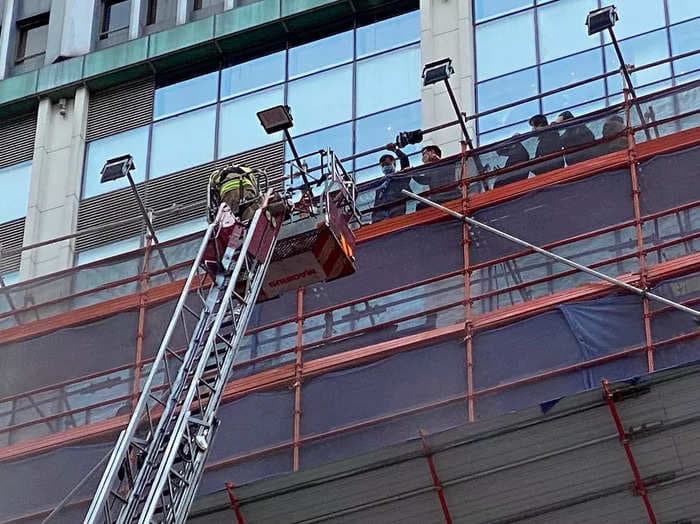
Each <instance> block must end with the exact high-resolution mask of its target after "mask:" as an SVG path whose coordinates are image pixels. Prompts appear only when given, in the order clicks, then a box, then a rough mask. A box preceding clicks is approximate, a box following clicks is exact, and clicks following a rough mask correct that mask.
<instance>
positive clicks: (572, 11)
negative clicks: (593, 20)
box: [537, 0, 600, 62]
mask: <svg viewBox="0 0 700 524" xmlns="http://www.w3.org/2000/svg"><path fill="white" fill-rule="evenodd" d="M597 7H598V2H597V0H569V1H567V2H554V3H553V4H547V5H544V6H541V7H538V8H537V26H538V27H539V43H540V61H541V62H547V61H549V60H554V59H556V58H559V57H562V56H566V55H571V54H573V53H577V52H578V51H583V50H584V49H589V48H591V47H595V46H599V45H600V37H599V36H598V35H595V36H588V31H587V30H586V26H585V25H584V23H583V22H584V21H585V16H586V13H588V12H589V11H592V10H593V9H596V8H597Z"/></svg>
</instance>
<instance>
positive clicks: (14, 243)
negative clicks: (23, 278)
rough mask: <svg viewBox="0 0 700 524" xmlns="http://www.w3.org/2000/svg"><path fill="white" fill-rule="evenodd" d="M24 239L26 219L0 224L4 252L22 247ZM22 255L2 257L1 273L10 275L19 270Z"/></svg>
mask: <svg viewBox="0 0 700 524" xmlns="http://www.w3.org/2000/svg"><path fill="white" fill-rule="evenodd" d="M23 237H24V218H18V219H17V220H13V221H12V222H5V223H4V224H0V245H2V249H3V250H4V251H7V250H10V249H16V248H19V247H22V239H23ZM21 258H22V256H21V253H17V254H16V255H10V256H7V257H2V258H1V259H0V273H10V272H12V271H17V270H19V262H20V259H21Z"/></svg>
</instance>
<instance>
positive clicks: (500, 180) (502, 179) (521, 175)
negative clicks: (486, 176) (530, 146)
mask: <svg viewBox="0 0 700 524" xmlns="http://www.w3.org/2000/svg"><path fill="white" fill-rule="evenodd" d="M497 153H498V154H499V155H501V156H505V157H506V163H505V164H504V165H503V168H507V167H511V166H514V165H516V164H521V163H523V162H527V161H528V160H530V154H529V153H528V152H527V149H525V146H523V144H522V143H521V142H514V143H512V144H508V145H507V146H504V147H502V148H500V149H498V151H497ZM503 168H501V169H503ZM529 175H530V168H529V167H523V168H521V169H516V170H515V171H510V172H508V173H503V174H502V175H498V176H497V177H496V181H495V182H494V184H493V187H494V189H495V188H497V187H501V186H505V185H506V184H511V183H513V182H517V181H519V180H525V179H526V178H527V177H528V176H529Z"/></svg>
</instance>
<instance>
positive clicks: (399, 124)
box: [355, 103, 421, 169]
mask: <svg viewBox="0 0 700 524" xmlns="http://www.w3.org/2000/svg"><path fill="white" fill-rule="evenodd" d="M420 127H421V108H420V103H415V104H410V105H407V106H404V107H399V108H397V109H392V110H390V111H384V112H383V113H379V114H377V115H373V116H369V117H366V118H361V119H359V120H358V121H357V123H356V127H355V150H356V151H357V153H362V152H364V151H367V150H369V149H374V148H376V147H379V146H381V145H383V144H388V143H389V142H394V140H395V139H396V135H397V134H399V132H401V131H413V130H414V129H420ZM420 147H421V145H420V144H413V145H409V146H407V147H405V148H404V149H403V151H404V152H405V153H406V154H411V153H413V152H414V151H417V150H418V149H420ZM381 154H382V153H379V154H377V153H372V154H371V155H367V156H364V157H360V158H358V159H357V160H356V161H355V165H356V167H357V168H358V169H359V168H361V167H364V166H368V165H372V164H376V163H377V162H378V161H379V156H380V155H381Z"/></svg>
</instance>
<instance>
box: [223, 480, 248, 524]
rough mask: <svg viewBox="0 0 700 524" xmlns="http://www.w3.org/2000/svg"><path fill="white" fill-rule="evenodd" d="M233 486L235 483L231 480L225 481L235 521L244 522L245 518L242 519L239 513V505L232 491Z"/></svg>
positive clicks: (242, 523)
mask: <svg viewBox="0 0 700 524" xmlns="http://www.w3.org/2000/svg"><path fill="white" fill-rule="evenodd" d="M235 487H236V485H235V484H234V483H233V482H227V483H226V493H228V499H229V501H230V502H231V509H232V510H233V513H234V515H236V522H237V523H238V524H245V520H243V513H241V506H240V505H239V504H238V499H237V498H236V494H235V493H234V492H233V489H234V488H235Z"/></svg>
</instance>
